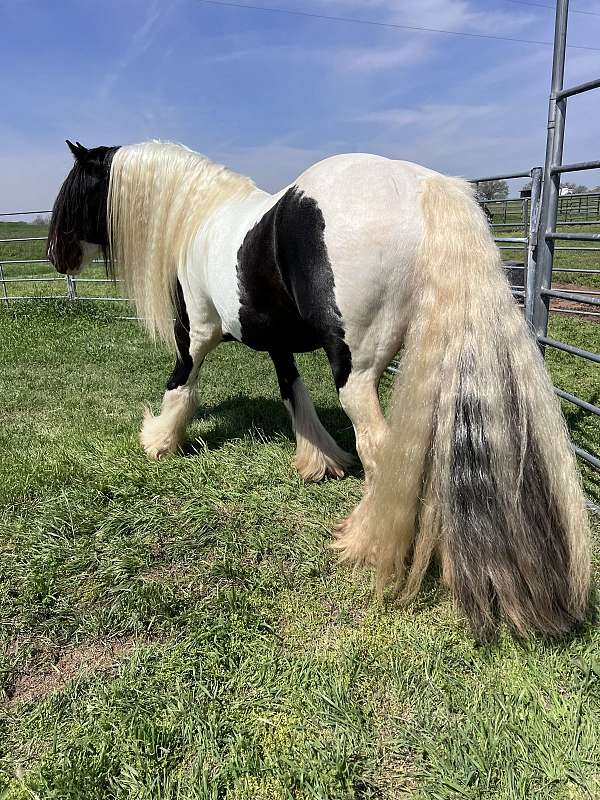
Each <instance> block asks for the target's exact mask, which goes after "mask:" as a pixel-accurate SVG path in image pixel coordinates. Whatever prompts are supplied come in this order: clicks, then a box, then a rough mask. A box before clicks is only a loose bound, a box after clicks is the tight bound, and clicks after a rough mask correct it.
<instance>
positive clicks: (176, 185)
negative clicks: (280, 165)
mask: <svg viewBox="0 0 600 800" xmlns="http://www.w3.org/2000/svg"><path fill="white" fill-rule="evenodd" d="M254 188H255V184H254V183H253V181H252V180H250V178H246V177H244V176H242V175H238V174H237V173H235V172H232V171H231V170H229V169H227V168H226V167H224V166H222V165H220V164H215V163H214V162H212V161H211V160H210V159H208V158H207V157H206V156H203V155H201V154H200V153H195V152H194V151H193V150H188V148H186V147H183V146H182V145H179V144H174V143H172V142H158V141H150V142H142V143H141V144H134V145H127V146H125V147H121V148H119V149H118V150H117V151H116V153H115V155H114V158H113V161H112V166H111V172H110V183H109V189H108V209H107V213H108V229H109V237H110V252H111V261H112V264H113V265H114V267H115V269H116V270H117V272H118V274H119V275H121V276H122V278H123V279H124V282H125V286H126V288H127V292H128V296H129V297H130V298H131V299H132V300H133V302H134V303H135V307H136V310H137V314H138V316H139V317H141V318H142V320H143V321H144V324H145V326H146V328H147V329H148V331H149V332H150V334H151V335H152V336H153V337H154V338H160V339H162V340H163V341H164V342H166V343H167V344H168V345H170V346H171V347H173V348H174V347H175V337H174V334H173V317H174V315H175V310H174V297H175V289H176V283H177V271H178V268H179V266H180V264H181V263H182V262H183V261H184V260H185V258H186V256H187V253H188V249H189V247H190V244H191V241H192V238H193V237H194V235H195V234H196V233H197V231H198V230H199V229H200V227H201V226H202V225H203V224H204V223H205V222H206V221H207V219H208V217H209V216H210V215H211V214H212V213H213V211H214V210H215V209H217V208H219V206H221V205H222V204H223V203H224V202H226V201H227V200H230V199H234V198H238V197H244V196H245V195H247V194H249V193H250V192H251V191H253V189H254Z"/></svg>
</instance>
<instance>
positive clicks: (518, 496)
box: [48, 142, 589, 636]
mask: <svg viewBox="0 0 600 800" xmlns="http://www.w3.org/2000/svg"><path fill="white" fill-rule="evenodd" d="M68 144H69V146H70V148H71V150H72V152H73V155H74V157H75V164H74V167H73V169H72V170H71V172H70V173H69V175H68V177H67V178H66V180H65V182H64V184H63V186H62V188H61V190H60V193H59V195H58V198H57V200H56V203H55V206H54V211H53V216H52V222H51V227H50V233H49V239H48V255H49V257H50V259H51V260H52V262H53V263H54V265H55V266H56V268H57V269H58V270H59V271H60V272H62V273H68V274H73V275H74V274H77V273H78V272H79V271H80V269H81V267H82V264H83V263H84V261H85V259H86V258H88V257H89V254H90V252H91V251H92V250H93V249H94V248H97V247H100V248H101V249H102V250H103V252H104V254H105V256H106V257H108V259H109V262H110V263H111V264H112V265H114V266H115V267H116V269H117V270H118V271H119V273H120V274H121V275H122V276H123V278H124V280H125V284H126V286H127V289H128V292H129V296H130V297H131V298H132V299H133V301H134V302H135V305H136V308H137V312H138V315H139V316H140V317H141V318H142V319H143V320H144V322H145V324H146V326H147V327H148V329H149V330H150V332H151V333H152V334H153V335H155V336H158V337H160V338H162V339H163V340H164V341H166V342H167V343H168V344H170V345H171V346H172V347H173V349H174V351H175V353H176V365H175V369H174V371H173V373H172V375H171V376H170V378H169V380H168V382H167V386H166V391H165V394H164V397H163V400H162V406H161V411H160V414H159V415H158V416H153V415H152V414H150V412H148V413H147V414H146V416H145V419H144V423H143V426H142V430H141V434H140V439H141V443H142V446H143V447H144V450H145V451H146V453H147V454H148V455H149V456H150V457H152V458H160V457H161V456H163V455H165V454H167V453H171V452H174V451H176V450H177V448H178V446H179V445H180V443H181V441H182V438H183V436H184V432H185V427H186V424H187V423H188V421H189V419H190V418H191V416H192V415H193V414H194V412H195V409H196V393H195V387H196V383H197V380H198V376H199V372H200V367H201V364H202V362H203V360H204V358H205V356H206V354H207V353H208V352H210V351H211V350H212V349H213V348H214V347H216V346H217V345H218V344H220V343H221V342H223V341H226V340H231V339H235V340H238V341H240V342H243V343H244V344H247V345H248V346H249V347H251V348H253V349H255V350H262V351H267V352H268V353H269V354H270V356H271V358H272V359H273V363H274V365H275V370H276V372H277V377H278V380H279V386H280V389H281V396H282V398H283V401H284V403H285V405H286V407H287V409H288V411H289V414H290V416H291V419H292V424H293V428H294V431H295V435H296V440H297V454H296V466H297V468H298V470H299V472H300V474H301V475H302V477H303V478H305V479H306V480H319V479H321V478H323V477H324V476H325V475H332V476H336V477H340V476H342V475H343V474H344V471H345V470H346V469H347V467H348V465H349V464H350V461H351V459H350V456H349V455H348V454H347V453H345V452H343V451H342V450H341V448H340V447H339V446H338V445H337V444H336V443H335V442H334V440H333V439H332V437H331V436H330V435H329V434H328V433H327V431H326V430H325V429H324V428H323V426H322V424H321V422H320V421H319V419H318V417H317V414H316V412H315V408H314V406H313V403H312V400H311V398H310V396H309V394H308V391H307V390H306V387H305V386H304V384H303V383H302V380H301V378H300V376H299V374H298V370H297V369H296V363H295V360H294V354H295V353H299V352H306V351H312V350H315V349H318V348H323V350H324V351H325V353H326V354H327V357H328V359H329V363H330V365H331V370H332V373H333V379H334V381H335V385H336V388H337V391H338V394H339V399H340V402H341V404H342V406H343V408H344V410H345V411H346V413H347V414H348V416H349V417H350V419H351V421H352V424H353V426H354V430H355V433H356V445H357V451H358V454H359V456H360V459H361V461H362V463H363V466H364V469H365V479H366V488H365V494H364V497H363V500H362V501H361V503H360V504H359V505H358V506H357V508H356V509H355V510H354V512H353V513H352V514H351V515H350V516H349V517H348V519H346V520H345V521H344V522H343V523H342V524H341V525H340V526H339V528H338V530H337V540H336V544H335V546H336V547H338V548H339V549H340V550H341V551H342V555H343V557H345V558H346V559H349V560H352V561H354V562H356V563H374V564H375V566H376V568H377V575H378V579H379V580H378V583H379V586H383V584H384V583H385V581H386V580H387V579H388V578H390V577H391V576H395V577H396V579H397V580H405V592H404V593H405V596H407V597H408V596H412V594H414V592H415V591H416V590H417V589H418V587H419V585H420V582H421V579H422V576H423V574H424V572H425V569H426V568H427V565H428V564H429V563H430V561H431V559H432V557H434V556H436V557H437V558H438V559H439V561H440V562H441V565H442V570H443V577H444V579H445V581H446V582H447V583H448V584H449V585H450V586H451V587H452V590H453V592H454V595H455V597H456V599H457V600H458V602H459V604H460V605H461V607H462V608H463V609H464V610H465V611H466V613H467V615H468V616H469V618H470V620H471V623H472V625H473V626H474V628H475V629H476V630H477V632H478V633H479V634H480V635H484V636H487V635H491V634H492V633H493V631H494V630H495V626H496V621H497V619H498V617H499V616H501V615H503V616H504V617H506V618H507V619H508V620H509V621H510V622H511V624H512V625H513V627H514V628H515V629H516V630H517V631H519V632H520V633H526V632H527V631H529V630H542V631H546V632H550V633H560V632H562V631H565V630H568V629H570V628H571V627H572V626H573V625H574V624H576V623H577V622H578V621H579V620H581V619H582V618H583V616H584V611H585V608H586V601H587V595H588V583H589V546H588V537H589V529H588V522H587V517H586V512H585V505H584V499H583V495H582V492H581V489H580V485H579V481H578V477H577V472H576V465H575V462H574V457H573V454H572V452H571V449H570V446H569V442H568V437H567V434H566V430H565V426H564V422H563V419H562V416H561V413H560V408H559V406H558V401H557V400H556V398H555V395H554V392H553V390H552V386H551V383H550V381H549V378H548V376H547V374H546V372H545V369H544V365H543V362H542V359H541V357H540V355H539V353H538V351H537V347H536V345H535V343H534V341H533V339H532V337H531V336H530V335H529V332H528V330H527V328H526V326H525V323H524V321H523V319H522V318H521V315H520V313H519V311H518V310H517V308H516V306H515V304H514V302H513V300H512V297H511V294H510V290H509V287H508V283H507V281H506V279H505V277H504V275H503V273H502V269H501V265H500V259H499V254H498V251H497V248H496V247H495V245H494V242H493V239H492V237H491V234H490V231H489V228H488V225H487V221H486V217H485V215H484V213H483V212H482V210H481V209H480V208H479V206H478V204H477V202H476V201H475V199H474V198H473V195H472V190H471V188H470V187H469V186H468V185H467V184H466V183H465V182H464V181H461V180H458V179H455V178H447V177H444V176H442V175H439V174H438V173H435V172H432V171H431V170H429V169H426V168H424V167H421V166H418V165H416V164H411V163H408V162H404V161H390V160H388V159H386V158H382V157H379V156H374V155H365V154H352V155H340V156H335V157H333V158H329V159H326V160H325V161H322V162H320V163H318V164H316V165H314V166H313V167H310V168H309V169H308V170H307V171H306V172H304V173H303V174H302V175H301V176H300V177H299V178H298V179H297V180H296V181H294V183H293V184H292V185H291V186H288V187H286V188H284V189H282V190H281V191H280V192H278V193H276V194H268V193H267V192H264V191H262V190H260V189H259V188H257V186H256V185H255V184H254V183H253V182H252V181H251V180H250V179H249V178H246V177H243V176H241V175H238V174H236V173H234V172H232V171H230V170H228V169H226V168H225V167H222V166H220V165H217V164H215V163H213V162H212V161H210V160H209V159H208V158H206V157H204V156H202V155H200V154H198V153H195V152H192V151H190V150H188V149H187V148H185V147H182V146H180V145H175V144H171V143H160V142H146V143H143V144H137V145H130V146H123V147H97V148H94V149H91V150H88V149H86V148H84V147H83V146H82V145H80V144H77V145H72V144H71V143H68ZM173 320H175V322H174V323H173ZM401 347H403V348H404V354H403V358H402V363H401V372H400V375H399V377H398V380H397V382H396V386H395V390H394V399H393V402H392V408H391V411H390V415H389V420H388V421H387V422H386V420H385V418H384V416H383V414H382V411H381V407H380V404H379V398H378V384H379V380H380V378H381V375H382V373H383V371H384V370H385V368H386V367H387V366H388V364H389V362H390V360H391V359H392V357H393V356H394V354H395V353H396V352H397V351H398V350H399V349H400V348H401Z"/></svg>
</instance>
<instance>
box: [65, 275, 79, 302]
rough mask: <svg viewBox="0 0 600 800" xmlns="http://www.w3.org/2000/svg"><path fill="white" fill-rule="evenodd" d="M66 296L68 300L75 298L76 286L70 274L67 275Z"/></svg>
mask: <svg viewBox="0 0 600 800" xmlns="http://www.w3.org/2000/svg"><path fill="white" fill-rule="evenodd" d="M66 278H67V297H68V298H69V300H77V287H76V285H75V279H74V278H73V277H72V276H71V275H67V276H66Z"/></svg>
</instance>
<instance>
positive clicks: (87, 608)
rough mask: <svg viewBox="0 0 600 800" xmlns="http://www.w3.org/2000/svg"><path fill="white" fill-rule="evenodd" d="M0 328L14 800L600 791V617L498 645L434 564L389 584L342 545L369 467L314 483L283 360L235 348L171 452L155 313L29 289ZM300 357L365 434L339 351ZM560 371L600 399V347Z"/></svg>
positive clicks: (325, 799) (2, 676)
mask: <svg viewBox="0 0 600 800" xmlns="http://www.w3.org/2000/svg"><path fill="white" fill-rule="evenodd" d="M554 324H555V325H556V326H557V328H558V329H559V330H555V331H554V332H553V333H554V334H555V335H557V336H559V338H563V339H566V340H567V341H573V342H578V343H579V344H585V346H586V347H588V348H590V349H596V350H598V349H600V348H599V345H600V342H599V336H600V326H598V325H594V324H586V323H580V322H577V321H575V320H562V319H561V320H559V321H557V322H555V323H554ZM0 338H1V341H2V350H1V351H0V359H1V361H0V373H1V375H2V382H1V384H0V395H1V397H0V408H1V411H0V414H1V420H0V438H1V449H0V495H1V510H0V531H1V533H0V653H1V655H0V697H2V700H1V701H0V798H3V800H26V799H27V800H30V798H40V799H41V800H46V798H60V799H61V800H88V799H89V800H92V799H93V800H108V799H109V798H119V799H121V798H123V799H124V798H136V800H138V799H139V800H154V799H155V798H157V799H158V798H161V799H167V798H168V799H169V800H175V798H177V800H191V799H192V798H194V799H196V800H205V799H206V800H209V799H214V800H217V799H218V800H221V799H224V800H284V798H285V800H288V799H289V800H291V798H294V800H304V799H305V798H306V799H308V798H311V800H312V798H315V799H316V798H318V799H319V800H338V798H339V799H340V800H341V799H342V798H384V799H385V800H391V799H392V798H394V799H395V798H408V797H410V798H428V799H429V798H431V799H432V800H433V799H434V798H435V799H436V800H441V799H442V798H444V799H445V798H472V800H475V799H476V798H477V799H479V798H485V799H486V800H520V799H522V800H526V799H527V800H529V799H530V798H532V797H534V796H535V797H536V798H553V799H554V798H556V799H557V800H558V799H559V798H560V800H563V799H564V800H566V799H567V798H569V800H573V798H596V797H600V741H599V737H598V731H599V730H600V659H599V656H598V653H599V648H600V633H599V632H598V630H597V628H595V627H594V625H593V624H592V623H590V625H589V626H587V627H586V629H585V630H583V631H582V632H581V634H580V635H578V636H576V637H574V638H572V639H569V640H567V641H563V642H560V643H553V642H549V641H541V640H534V641H532V642H529V643H525V644H523V643H519V642H517V641H515V640H514V639H513V638H511V637H510V636H509V635H508V634H507V633H506V632H505V631H504V632H503V634H502V636H501V639H500V641H499V643H498V644H496V645H493V646H485V647H480V646H477V645H476V644H475V643H474V642H473V640H472V639H471V638H470V636H469V634H468V631H467V629H466V627H465V624H464V621H463V620H461V619H460V618H459V617H458V616H457V614H456V612H455V611H454V610H453V608H452V606H451V604H450V602H449V600H448V597H447V594H446V592H445V591H444V590H443V589H441V588H440V587H439V586H438V584H437V583H436V582H435V580H433V579H432V580H431V581H430V582H429V584H428V586H427V587H426V589H425V590H424V591H423V592H422V593H421V595H420V596H419V598H418V600H417V601H416V602H415V603H414V604H413V605H412V606H411V607H410V608H406V609H400V608H398V607H395V606H394V604H393V603H389V604H388V605H387V606H384V607H382V606H378V605H377V604H375V603H374V602H373V601H372V597H371V593H370V588H369V578H368V576H366V575H365V574H361V575H357V576H353V575H352V573H351V572H350V571H349V570H348V569H346V568H343V567H340V566H339V565H338V564H337V563H336V558H335V556H334V554H333V553H332V552H331V551H330V550H328V548H327V544H328V542H329V541H330V534H329V532H330V530H331V526H332V524H333V523H334V521H335V520H336V519H338V518H339V517H341V516H343V515H344V514H345V513H346V512H348V511H349V509H350V508H351V506H352V504H353V503H354V502H355V501H356V500H357V499H358V497H359V495H360V492H361V486H362V483H361V479H360V476H359V474H358V473H357V474H355V475H352V476H350V477H349V478H347V479H345V480H343V481H327V482H325V483H322V484H320V485H305V484H303V483H302V482H301V481H300V480H299V478H298V477H297V475H296V473H295V472H294V470H293V468H292V466H291V460H292V456H293V444H292V441H291V438H290V426H289V423H288V421H287V418H286V414H285V412H284V410H283V408H282V406H281V404H280V402H279V400H278V396H277V389H276V384H275V379H274V376H273V370H272V367H271V365H270V362H269V361H268V359H267V358H266V357H264V356H263V355H258V354H253V353H252V352H250V351H249V350H246V349H243V348H242V347H240V346H238V345H234V344H231V345H224V346H222V347H220V348H218V349H217V351H215V353H213V354H212V355H211V356H210V357H209V358H208V359H207V363H206V366H205V368H204V372H203V379H202V403H201V410H200V414H199V416H198V418H197V419H196V420H195V421H194V422H193V424H192V425H191V428H190V431H189V443H188V445H187V447H186V450H185V453H184V454H182V455H178V456H175V457H171V458H169V459H167V460H165V461H163V462H161V463H151V462H149V461H147V460H146V458H145V457H144V456H143V454H142V453H141V451H140V448H139V446H138V444H137V440H136V434H137V429H138V426H139V421H140V414H141V407H142V404H143V403H144V402H146V401H151V402H152V403H153V405H154V407H155V408H156V405H157V403H158V400H159V398H160V396H161V392H162V385H163V383H164V380H165V376H166V374H167V372H168V370H169V368H170V359H169V357H168V356H167V355H166V354H165V353H164V352H163V351H162V350H161V349H158V348H155V347H153V346H152V345H150V344H148V342H147V341H146V339H145V338H144V335H143V334H142V333H141V332H140V331H139V329H138V328H137V327H136V326H135V324H134V323H131V322H128V321H123V320H120V321H116V320H115V319H113V318H112V317H110V316H109V315H108V313H106V312H104V311H102V310H98V308H97V307H93V306H91V305H88V304H84V303H81V304H70V305H69V304H67V303H56V304H45V305H43V304H41V303H36V304H35V305H34V304H32V303H28V304H25V303H23V304H20V305H19V304H13V305H12V306H11V308H10V309H8V310H3V311H0ZM300 361H301V369H302V372H303V374H304V376H305V377H306V380H307V383H308V385H309V386H310V388H311V390H312V391H313V394H314V397H315V400H316V404H317V407H318V409H319V413H320V415H321V417H322V419H323V421H324V422H325V424H326V425H327V427H328V428H329V429H330V430H331V431H332V432H333V433H334V434H335V435H336V437H337V438H338V440H339V441H340V442H341V443H342V444H343V445H345V446H346V447H352V441H353V437H352V435H351V430H350V426H349V422H348V420H347V419H346V417H345V416H344V415H343V413H342V412H341V411H340V410H339V408H338V405H337V401H336V398H335V395H334V392H333V389H332V385H331V380H330V378H329V375H328V371H327V368H326V365H325V362H324V359H323V358H321V357H320V355H309V356H305V357H302V358H301V359H300ZM573 362H575V364H574V365H573ZM551 368H552V371H553V373H554V375H555V377H556V378H557V380H558V381H559V382H560V384H561V385H563V386H564V387H565V388H567V389H571V390H577V392H578V393H579V394H580V395H581V396H582V397H584V398H586V399H591V400H594V399H595V401H596V402H597V400H598V397H597V392H598V383H597V380H596V378H595V375H596V373H595V372H594V369H597V368H594V366H593V365H588V364H583V365H580V364H578V363H577V362H576V360H575V359H572V360H570V361H568V360H563V359H562V358H561V357H560V354H552V361H551ZM384 384H385V385H384V386H383V387H382V392H383V394H384V395H385V394H387V393H388V392H389V386H390V379H389V378H388V377H386V378H385V379H384ZM570 414H571V415H570V418H569V420H570V422H571V424H572V425H573V426H574V428H575V434H576V437H577V439H578V441H579V442H580V443H581V444H583V445H584V446H586V447H588V448H590V449H595V450H598V445H599V444H600V431H599V430H598V425H597V421H596V420H594V421H593V422H594V424H592V422H591V421H584V417H583V416H580V415H578V414H577V413H575V414H574V413H573V411H572V409H571V410H570ZM585 480H586V487H587V490H588V492H589V493H590V494H591V495H592V497H593V498H594V499H595V500H596V502H598V499H599V496H600V491H599V486H598V482H597V480H596V478H594V477H593V475H592V474H591V473H588V472H586V476H585ZM595 531H596V536H597V534H598V526H597V525H596V526H595ZM597 554H598V547H597V545H596V547H595V558H596V569H597Z"/></svg>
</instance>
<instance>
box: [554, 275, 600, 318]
mask: <svg viewBox="0 0 600 800" xmlns="http://www.w3.org/2000/svg"><path fill="white" fill-rule="evenodd" d="M552 288H553V289H557V290H558V291H560V292H581V291H591V288H592V287H590V286H579V285H577V284H576V283H553V284H552ZM594 296H595V297H600V294H599V295H590V297H594ZM559 309H563V310H566V311H577V312H579V313H578V314H563V315H561V316H565V317H575V316H577V317H579V316H580V315H581V317H583V318H584V319H585V320H586V321H588V322H599V323H600V317H596V316H594V315H593V314H591V313H590V312H594V311H595V312H597V313H598V312H600V308H598V307H594V306H589V305H588V304H587V303H577V302H576V301H574V300H562V299H560V298H558V297H551V298H550V311H557V310H559ZM559 313H560V311H559Z"/></svg>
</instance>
